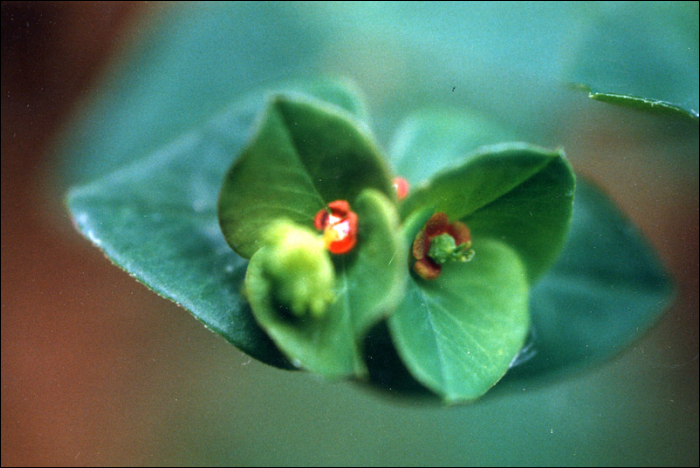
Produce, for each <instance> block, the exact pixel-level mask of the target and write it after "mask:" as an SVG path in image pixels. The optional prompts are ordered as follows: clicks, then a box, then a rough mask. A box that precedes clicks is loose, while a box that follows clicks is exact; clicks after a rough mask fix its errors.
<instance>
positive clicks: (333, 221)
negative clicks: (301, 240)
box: [314, 200, 357, 254]
mask: <svg viewBox="0 0 700 468" xmlns="http://www.w3.org/2000/svg"><path fill="white" fill-rule="evenodd" d="M314 226H315V227H316V229H318V230H319V231H323V240H324V242H325V244H326V248H328V250H330V252H331V253H334V254H344V253H348V252H350V251H351V250H352V249H353V247H355V243H356V242H357V214H355V212H354V211H352V210H351V209H350V204H349V203H348V202H346V201H345V200H336V201H333V202H331V203H329V204H328V208H324V209H322V210H320V211H319V212H318V213H316V217H315V218H314Z"/></svg>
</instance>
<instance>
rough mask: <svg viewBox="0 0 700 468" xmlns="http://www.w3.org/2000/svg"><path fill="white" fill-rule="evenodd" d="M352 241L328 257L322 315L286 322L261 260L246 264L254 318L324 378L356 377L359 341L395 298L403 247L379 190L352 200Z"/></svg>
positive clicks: (402, 273) (260, 254) (360, 367)
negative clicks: (331, 295)
mask: <svg viewBox="0 0 700 468" xmlns="http://www.w3.org/2000/svg"><path fill="white" fill-rule="evenodd" d="M355 207H356V212H357V215H358V223H359V224H358V242H357V245H356V247H355V248H354V249H353V250H352V251H351V252H350V253H348V254H344V255H334V256H333V261H334V263H335V269H336V287H335V296H336V298H335V301H334V302H333V303H332V304H331V305H330V306H329V308H328V309H327V310H326V311H325V313H324V314H323V316H322V317H319V318H312V317H303V318H296V319H292V318H290V317H289V316H288V315H287V314H285V312H284V311H283V310H281V309H280V307H279V306H278V305H277V304H276V303H275V300H274V291H272V290H271V288H272V285H271V284H270V282H269V281H267V280H266V278H265V276H264V272H263V270H262V265H261V263H262V262H261V259H263V258H264V255H265V253H266V252H265V250H266V249H267V248H266V247H263V248H261V249H259V250H258V251H257V252H256V253H255V254H254V255H253V258H252V259H251V261H250V264H249V268H248V276H247V279H246V284H248V285H252V286H253V287H250V286H249V288H248V292H249V297H248V299H249V300H250V303H251V305H252V308H253V312H254V315H255V318H256V319H257V321H258V322H259V323H260V325H261V326H262V327H263V328H264V329H265V330H266V331H267V333H268V334H269V335H270V336H271V337H272V339H273V340H274V341H275V343H277V345H278V346H279V348H280V349H281V350H282V351H283V352H284V353H285V354H286V355H287V356H288V357H289V358H290V359H291V360H292V362H293V363H295V364H296V365H298V366H300V367H304V368H306V369H308V370H310V371H313V372H316V373H319V374H322V375H324V376H326V377H331V378H338V377H348V376H352V375H355V376H358V377H362V376H364V374H365V373H366V369H365V366H364V363H363V362H362V353H361V347H360V343H361V339H362V338H363V337H364V335H365V334H366V332H367V331H368V329H369V328H370V327H371V326H372V325H373V324H374V323H376V322H377V321H378V320H380V319H381V318H382V317H383V316H384V315H385V313H386V312H387V311H388V310H392V309H393V308H394V307H395V306H396V304H397V303H398V301H399V300H400V298H401V293H402V291H403V286H404V283H405V279H406V264H405V262H404V261H403V259H405V258H406V248H405V247H404V243H403V239H402V236H401V234H400V230H399V226H398V216H397V215H396V209H395V208H394V206H393V204H392V203H391V202H390V201H389V200H388V199H387V198H386V197H385V196H384V195H382V194H381V193H380V192H378V191H376V190H366V191H364V192H362V194H361V195H360V196H359V197H358V198H357V203H356V205H355Z"/></svg>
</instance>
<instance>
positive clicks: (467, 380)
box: [68, 81, 669, 402]
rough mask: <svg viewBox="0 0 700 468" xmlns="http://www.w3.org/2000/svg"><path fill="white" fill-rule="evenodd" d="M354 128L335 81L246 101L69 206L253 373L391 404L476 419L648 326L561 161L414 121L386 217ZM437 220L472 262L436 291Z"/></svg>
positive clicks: (396, 155)
mask: <svg viewBox="0 0 700 468" xmlns="http://www.w3.org/2000/svg"><path fill="white" fill-rule="evenodd" d="M362 108H363V107H362V105H361V104H360V103H359V100H358V99H357V98H356V97H355V95H354V94H353V92H352V91H351V90H350V89H349V88H348V87H347V86H346V85H345V84H343V83H339V82H335V81H318V82H314V83H311V84H308V85H303V86H295V87H290V88H287V89H282V90H278V91H277V92H271V93H270V92H268V93H262V92H261V93H255V94H253V95H251V96H248V97H246V98H245V99H243V100H241V102H240V103H236V104H234V105H232V106H231V107H230V108H228V109H227V110H226V111H225V112H224V113H222V114H221V115H220V116H218V117H217V118H216V119H214V120H212V121H211V122H210V123H209V124H207V125H205V126H202V127H201V128H198V129H195V130H193V131H191V132H190V133H188V134H185V135H183V136H182V137H181V138H179V139H178V140H176V141H175V142H173V143H171V144H170V145H168V146H166V147H164V148H163V149H161V150H160V151H157V152H155V153H153V154H152V155H151V156H148V157H146V158H144V159H142V160H139V161H137V162H136V163H133V164H132V165H131V166H129V167H126V168H124V169H121V170H118V171H116V172H114V173H112V174H110V175H107V176H105V177H103V178H100V179H98V180H96V181H94V182H92V183H90V184H86V185H83V186H80V187H77V188H74V189H73V190H72V191H71V193H70V195H69V198H68V204H69V207H70V209H71V212H72V214H73V216H74V219H75V222H76V224H77V226H78V227H79V229H80V230H81V231H82V232H83V233H84V234H85V235H86V236H87V237H88V238H89V239H91V240H92V241H93V242H94V243H95V244H96V245H98V246H99V247H101V248H102V249H103V250H104V251H105V252H106V253H107V255H108V256H109V257H110V258H111V259H112V260H113V261H114V262H115V263H116V264H118V265H120V266H122V267H123V268H124V269H126V270H127V271H129V272H130V273H131V274H132V275H134V276H135V277H136V278H137V279H139V280H140V281H142V282H143V283H145V284H146V285H148V286H149V287H151V288H152V289H154V290H155V291H156V292H158V293H160V294H162V295H163V296H165V297H167V298H170V299H172V300H174V301H176V302H177V303H179V304H181V305H183V306H184V307H186V308H187V309H188V310H190V311H191V312H192V313H193V314H194V315H195V317H197V318H198V319H199V320H201V321H202V322H204V324H205V325H206V326H208V327H209V328H211V329H213V330H214V331H216V332H217V333H219V334H221V335H222V336H224V337H225V338H226V339H227V340H229V341H230V342H231V343H233V344H235V345H236V346H238V347H239V348H241V349H242V350H244V351H245V352H247V353H249V354H250V355H252V356H254V357H256V358H257V359H260V360H262V361H264V362H266V363H269V364H272V365H275V366H279V367H286V368H291V367H300V368H303V369H306V370H309V371H312V372H315V373H318V374H321V375H324V376H326V377H330V378H348V377H352V378H356V379H361V380H365V381H369V382H370V383H372V384H375V385H378V386H380V387H386V388H389V389H391V390H393V391H395V392H397V391H398V392H401V391H404V390H405V391H409V390H410V391H415V390H416V389H428V390H430V391H431V392H432V393H434V394H437V395H439V396H440V397H441V398H443V399H444V400H445V401H449V402H457V401H469V400H473V399H475V398H478V397H480V396H481V395H483V394H484V393H485V392H486V391H488V389H489V388H491V387H492V386H493V385H494V384H495V383H496V382H498V380H499V379H501V377H503V375H504V374H506V372H507V371H508V370H509V368H510V367H511V366H513V365H514V364H518V365H517V366H516V367H515V368H514V369H513V371H512V372H509V378H508V379H506V380H510V381H517V379H521V378H533V377H538V376H542V375H549V374H554V371H560V370H564V369H567V368H573V367H576V366H580V365H581V364H582V363H583V362H584V361H585V362H590V361H591V358H592V357H595V358H598V359H600V358H603V357H606V356H608V355H610V354H612V353H613V352H615V351H616V350H617V349H619V346H620V345H622V344H627V343H628V342H629V341H631V339H632V338H633V337H634V336H636V335H637V334H638V333H639V332H640V331H643V330H644V329H645V328H646V327H648V326H649V325H650V324H651V323H653V321H654V320H655V319H656V317H657V316H658V314H659V312H660V311H661V310H662V308H663V306H664V305H665V301H666V300H667V298H668V293H669V286H668V282H667V281H666V279H665V277H664V274H663V270H662V269H661V268H660V267H659V266H658V263H657V262H656V260H655V259H654V257H653V256H652V255H651V254H649V253H648V250H647V248H646V246H645V244H644V243H643V242H642V240H641V238H640V237H639V235H638V234H637V233H636V231H635V230H634V229H633V227H632V226H630V225H629V224H628V223H627V222H626V221H625V220H624V218H622V217H621V215H620V214H619V213H618V212H617V211H616V210H615V209H614V208H613V207H612V206H610V205H609V204H607V202H606V201H605V198H604V197H603V196H602V195H600V194H598V193H597V192H596V191H595V189H593V188H592V187H590V186H588V185H587V184H585V183H579V184H578V185H579V186H578V188H575V187H574V175H573V172H572V170H571V167H570V165H569V164H568V162H567V161H566V159H565V158H564V155H563V152H562V151H560V150H554V151H553V150H547V149H544V148H540V147H537V146H534V145H529V144H525V143H501V144H496V145H492V146H481V147H479V148H477V146H480V145H482V144H493V143H498V142H499V140H500V138H502V137H503V136H504V135H507V134H508V133H507V132H506V131H505V130H502V129H501V128H500V127H498V126H494V125H490V124H489V123H488V122H485V121H483V120H479V122H478V125H475V126H472V127H470V126H469V125H470V122H472V121H473V120H472V119H471V118H470V117H469V116H462V115H460V114H458V113H452V112H448V111H439V112H422V113H420V114H417V115H416V116H413V117H410V118H409V119H408V120H407V123H406V124H405V125H404V126H403V127H402V128H401V129H400V131H399V132H398V138H397V139H396V140H395V141H394V143H393V144H392V145H391V148H392V153H391V159H392V161H393V162H394V163H395V166H396V168H397V169H398V173H397V174H396V175H401V176H404V177H406V178H407V179H408V180H409V181H410V182H411V184H412V185H413V187H412V189H411V192H410V193H409V196H408V198H406V199H405V200H404V201H402V202H397V200H396V197H395V195H394V193H393V191H392V188H391V179H392V174H391V171H390V169H389V167H388V164H387V161H386V159H385V158H384V156H383V154H382V151H381V150H380V149H379V145H378V144H376V143H375V141H374V139H373V137H372V135H371V133H370V132H369V130H368V129H367V127H366V124H365V123H364V120H363V119H364V114H363V113H362V112H361V111H360V110H361V109H362ZM460 128H464V131H459V129H460ZM495 138H498V140H494V139H495ZM574 193H577V198H576V202H575V203H576V205H574ZM338 200H344V201H346V202H347V203H348V204H349V206H350V209H351V210H352V211H353V212H354V213H355V214H356V215H357V232H356V233H354V234H356V244H355V245H354V247H353V248H352V249H351V250H350V251H349V252H347V253H343V254H334V253H330V252H328V251H327V250H325V248H326V247H325V244H324V233H322V232H320V231H318V230H317V229H315V222H314V220H315V217H316V216H317V214H318V213H319V212H323V211H322V210H324V209H326V208H327V206H328V205H329V204H330V203H332V202H336V201H338ZM572 207H573V223H572V222H571V221H572ZM435 213H445V214H446V215H447V216H448V217H449V220H450V221H451V222H452V221H460V222H462V223H464V224H466V225H467V226H468V227H469V229H470V231H471V246H470V247H469V248H470V249H473V251H474V256H473V258H472V259H471V261H469V262H467V263H463V262H460V261H445V262H444V264H442V265H441V268H442V269H441V272H440V274H439V276H438V277H437V278H436V279H434V280H431V281H429V280H425V279H422V278H421V277H419V276H417V275H416V274H414V273H413V272H412V271H413V270H412V267H413V263H414V261H415V260H414V258H413V254H412V253H411V251H410V249H409V246H411V244H412V243H413V241H414V239H415V238H416V236H417V235H418V233H419V232H420V231H421V230H422V229H424V226H425V224H426V221H427V220H428V219H429V218H431V216H432V215H433V214H435ZM570 225H571V226H572V232H571V234H570V237H569V241H568V242H567V233H568V231H569V226H570ZM601 236H602V237H601ZM592 242H595V248H593V247H592V245H591V243H592ZM440 243H443V244H445V245H442V244H440ZM438 244H440V245H438ZM565 246H566V247H565ZM453 248H454V246H452V245H451V243H450V239H447V238H444V239H441V240H439V241H437V243H436V247H435V248H434V252H433V255H434V256H436V257H440V252H441V250H440V249H442V250H445V252H448V251H449V252H451V249H453ZM562 248H564V255H563V256H562V257H561V259H560V260H559V261H558V262H557V263H555V261H556V260H557V257H558V255H559V253H560V251H561V250H562ZM449 252H448V253H449ZM450 255H454V253H451V254H450ZM470 255H471V254H470ZM457 256H458V257H459V255H457ZM440 258H442V257H440ZM460 258H461V257H460ZM248 260H249V261H248ZM446 260H447V259H446ZM552 265H554V267H553V268H554V270H553V271H554V272H555V273H554V274H548V273H547V272H548V271H549V270H550V268H552ZM538 280H539V283H537V282H538ZM601 281H614V282H615V288H614V291H615V292H611V291H612V290H611V289H610V288H605V287H600V282H601ZM582 285H585V286H582ZM571 297H575V299H571ZM623 300H624V301H628V302H627V304H628V305H627V307H628V308H629V311H628V312H627V313H626V314H624V315H621V314H619V313H618V309H619V307H620V306H621V304H622V302H621V301H623ZM591 308H593V309H594V310H595V314H594V316H593V318H592V317H591V314H590V310H591ZM569 324H570V325H569ZM591 337H597V338H599V339H598V340H593V339H591ZM526 343H527V348H528V350H529V352H528V354H527V356H532V355H533V352H534V355H535V357H534V358H532V359H530V360H526V359H525V357H527V356H526V355H523V354H522V351H521V350H522V349H523V346H524V345H525V344H526ZM589 343H595V346H593V347H592V348H591V347H589ZM523 361H526V362H524V363H522V362H523ZM510 376H512V377H510ZM499 387H501V386H499ZM503 387H504V388H509V387H508V385H504V386H503Z"/></svg>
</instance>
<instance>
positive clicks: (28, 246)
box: [2, 2, 698, 466]
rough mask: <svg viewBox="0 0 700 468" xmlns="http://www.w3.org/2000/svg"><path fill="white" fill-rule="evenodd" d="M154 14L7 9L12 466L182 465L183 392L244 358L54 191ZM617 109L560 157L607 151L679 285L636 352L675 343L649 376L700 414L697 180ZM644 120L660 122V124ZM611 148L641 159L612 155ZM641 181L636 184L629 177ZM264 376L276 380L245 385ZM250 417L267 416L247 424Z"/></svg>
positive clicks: (75, 7)
mask: <svg viewBox="0 0 700 468" xmlns="http://www.w3.org/2000/svg"><path fill="white" fill-rule="evenodd" d="M153 8H161V6H155V7H154V6H149V5H145V4H144V3H140V2H139V3H132V2H94V3H92V2H75V3H74V2H31V3H30V2H2V465H3V466H10V465H94V464H119V465H121V464H168V463H172V462H173V460H172V459H171V458H169V457H170V456H171V455H168V452H167V450H168V449H167V448H168V447H171V446H172V445H173V444H177V442H178V441H177V440H175V441H173V440H171V437H172V432H162V430H161V429H162V426H163V421H168V422H169V425H170V426H178V425H186V424H187V421H188V419H189V418H192V417H194V416H192V415H190V414H189V412H188V410H187V409H186V407H187V404H188V401H189V400H190V399H192V398H195V395H194V394H193V393H191V392H195V391H197V388H198V387H197V386H193V387H188V386H178V385H177V384H176V383H174V382H175V381H178V380H180V379H183V378H184V379H192V380H197V379H199V378H200V374H202V373H204V372H205V370H204V368H205V367H206V365H205V366H202V365H201V364H202V363H208V364H209V365H210V366H214V367H215V368H216V369H219V370H221V371H225V370H226V369H227V368H233V367H236V368H240V366H244V365H247V364H248V362H249V361H248V358H247V357H245V356H243V355H242V354H241V353H239V352H237V351H231V350H230V349H229V347H228V346H227V345H226V344H225V343H224V342H223V340H221V339H219V338H217V337H215V336H214V335H213V334H211V333H209V332H208V331H206V330H205V329H204V328H203V327H201V326H200V325H199V324H198V323H197V322H196V321H195V320H193V319H192V318H191V317H190V316H189V315H188V314H186V313H185V312H184V311H182V310H180V309H178V308H176V307H175V306H173V305H171V304H169V303H167V302H166V301H164V300H162V299H160V298H158V297H157V296H156V295H155V294H152V293H151V292H149V291H148V290H146V288H144V287H142V286H140V285H139V284H137V283H136V282H135V281H134V280H133V279H131V278H130V277H129V276H128V275H126V274H125V273H123V272H122V271H121V270H119V269H118V268H115V267H114V266H113V265H111V264H110V262H108V261H107V260H106V259H105V258H104V257H103V256H102V254H101V253H100V252H99V251H98V250H97V249H95V248H92V247H91V246H90V245H89V244H88V243H87V242H86V241H84V240H83V239H82V238H80V236H79V235H77V234H76V233H75V232H74V231H73V230H72V228H71V226H70V220H69V218H68V216H67V213H66V211H65V210H64V208H63V205H62V202H61V200H60V195H61V194H60V193H57V192H56V189H55V187H51V184H50V183H48V182H47V180H48V179H49V178H48V177H47V172H48V171H50V170H51V167H52V166H51V161H50V157H51V148H52V143H53V142H54V140H55V138H56V136H57V134H58V133H59V132H60V131H61V129H62V126H63V125H65V124H66V122H67V119H68V118H69V117H70V116H71V115H72V114H73V113H75V112H76V111H77V109H78V108H79V106H80V103H81V99H83V98H85V96H86V93H87V91H88V90H90V88H91V86H93V85H94V84H95V83H96V82H97V81H96V80H97V78H99V76H100V74H101V73H102V72H103V70H104V69H105V66H106V64H107V62H108V61H109V60H110V58H112V57H114V55H115V54H118V53H119V51H121V50H123V48H124V47H125V44H128V42H129V41H131V40H134V37H138V32H139V31H138V30H136V28H135V26H134V24H136V23H134V20H135V18H137V17H140V16H143V15H150V14H153V11H152V10H153ZM139 24H142V23H139ZM599 106H604V105H603V104H599ZM622 112H623V111H618V110H607V109H606V110H605V111H601V114H600V115H598V116H595V115H594V116H592V117H591V116H588V117H587V118H586V120H585V121H584V122H580V125H581V127H582V128H587V129H588V133H586V132H583V133H577V134H575V135H571V136H569V137H567V138H568V141H565V146H566V147H567V150H569V153H570V154H577V153H579V154H593V155H595V154H600V155H601V156H599V157H596V156H593V157H590V158H586V159H583V158H580V159H579V160H576V159H575V158H573V159H574V163H575V164H576V165H577V166H578V169H579V170H580V171H581V172H583V173H584V174H588V175H589V176H591V177H592V178H593V179H595V180H598V181H599V182H601V183H602V184H603V185H604V186H606V187H607V189H608V190H609V191H610V192H611V194H612V196H613V197H614V198H615V199H616V200H617V201H618V202H619V204H620V205H621V207H622V208H623V210H624V211H626V213H627V214H628V215H629V216H630V217H631V218H632V219H633V220H634V221H635V222H636V223H637V224H638V225H639V226H640V227H641V229H642V230H643V232H644V233H645V234H646V235H647V236H648V238H649V239H650V240H651V242H652V244H653V245H654V246H655V248H656V249H658V251H659V252H660V255H661V257H662V258H663V259H664V261H665V262H666V264H667V265H668V267H669V269H670V271H671V272H672V274H673V276H674V277H675V279H676V280H677V281H678V284H679V298H678V301H677V303H676V305H675V306H674V307H673V309H672V310H671V311H669V313H668V316H667V317H666V319H664V321H663V322H662V323H661V324H660V325H659V326H658V327H657V328H656V330H655V331H654V332H653V334H652V336H651V337H650V338H647V339H646V341H644V342H642V343H640V345H639V346H637V347H635V348H634V350H631V351H630V352H629V353H632V354H633V355H634V356H637V357H639V355H640V354H644V353H645V348H644V346H645V345H650V346H651V347H652V349H656V350H657V351H658V350H659V349H661V348H662V347H664V348H665V347H667V348H668V349H667V350H666V351H665V352H667V353H668V355H666V356H665V357H658V356H654V355H653V354H652V355H651V356H650V361H649V362H650V365H651V366H653V365H656V364H658V365H660V366H669V365H671V366H675V365H677V366H679V369H680V371H678V372H675V373H673V374H672V375H673V377H674V378H675V379H678V380H679V382H677V383H678V384H679V385H680V387H682V388H685V389H687V391H688V393H687V394H686V395H685V397H683V396H681V400H679V401H684V404H686V405H689V407H688V406H686V407H685V408H683V409H681V410H680V411H681V412H686V413H688V414H695V415H697V412H698V409H697V392H698V362H697V349H698V316H697V311H698V188H697V187H698V186H697V180H695V181H694V183H688V180H687V174H683V173H682V172H681V171H677V170H673V169H670V170H668V171H666V172H664V171H663V170H662V169H659V165H658V164H657V163H655V160H654V158H655V157H656V154H655V151H656V149H658V148H655V146H654V143H653V142H654V137H655V135H654V134H653V133H652V134H646V133H645V132H644V131H643V130H642V131H640V132H639V133H638V134H632V135H627V136H625V137H620V135H619V134H618V133H612V132H610V133H606V132H605V130H604V129H605V128H611V127H612V123H613V122H615V121H617V120H618V119H619V118H621V116H623V115H624V116H627V115H628V114H626V113H625V114H623V113H622ZM626 118H629V117H626ZM633 118H634V119H639V120H638V121H637V122H634V123H635V125H636V126H637V127H639V128H642V129H644V127H645V126H651V123H650V122H652V120H651V118H650V117H647V116H637V117H633ZM656 131H657V132H658V131H660V130H656ZM601 145H602V146H604V147H606V148H609V149H611V150H616V151H617V154H624V153H630V154H634V158H624V157H622V158H614V159H613V158H606V157H604V153H601V152H600V151H599V148H600V147H601ZM650 171H654V172H653V174H651V173H650ZM635 172H639V173H640V176H639V178H635V177H630V176H629V174H630V173H635ZM619 174H628V176H625V177H618V175H619ZM222 350H224V351H223V352H222ZM693 350H694V352H693ZM693 353H694V354H695V356H693ZM669 355H670V357H669ZM222 356H223V357H222ZM655 363H656V364H655ZM669 363H671V364H669ZM253 366H255V364H253ZM260 369H262V370H260ZM261 372H262V373H265V372H268V370H267V369H266V368H264V366H260V368H259V369H258V370H256V371H254V372H253V374H252V375H253V376H252V377H248V378H250V379H254V378H256V376H258V377H259V375H258V373H261ZM661 375H662V374H661V373H659V376H661ZM238 377H239V378H240V376H238ZM243 380H245V377H244V378H243ZM228 383H229V384H230V386H232V387H233V388H234V389H235V388H236V386H237V385H239V383H238V381H236V382H233V383H231V382H228ZM240 385H244V384H240ZM331 387H333V388H335V389H336V390H330V391H331V392H334V391H338V390H337V385H333V386H331ZM229 389H230V387H229ZM212 391H213V392H214V394H216V393H215V392H216V390H215V389H214V390H212ZM693 394H694V395H695V400H694V401H693V400H692V399H691V400H688V397H687V395H693ZM233 397H235V395H234V396H233ZM329 398H330V397H329ZM682 398H685V400H682ZM222 399H223V397H222ZM331 399H332V398H331ZM670 400H671V402H672V403H669V404H674V403H673V402H674V400H673V398H670ZM174 408H175V410H174ZM183 408H184V409H183ZM173 411H176V412H177V416H172V412H173ZM209 417H212V418H215V414H210V415H209ZM248 417H250V418H255V417H258V418H260V417H261V418H264V417H266V416H265V414H256V415H250V414H246V413H243V414H242V415H241V418H242V420H246V418H248ZM168 418H176V419H168ZM200 422H201V421H200ZM694 427H695V431H696V435H697V421H696V422H695V426H694ZM691 436H692V434H691ZM232 444H233V442H232ZM233 445H235V444H233ZM696 448H697V447H696ZM234 449H235V447H233V446H232V450H234ZM680 449H681V450H684V449H686V448H685V447H684V446H681V447H680ZM190 456H191V457H192V459H197V454H190ZM695 457H696V459H697V453H696V454H695ZM204 460H206V458H204ZM185 461H187V459H185Z"/></svg>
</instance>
